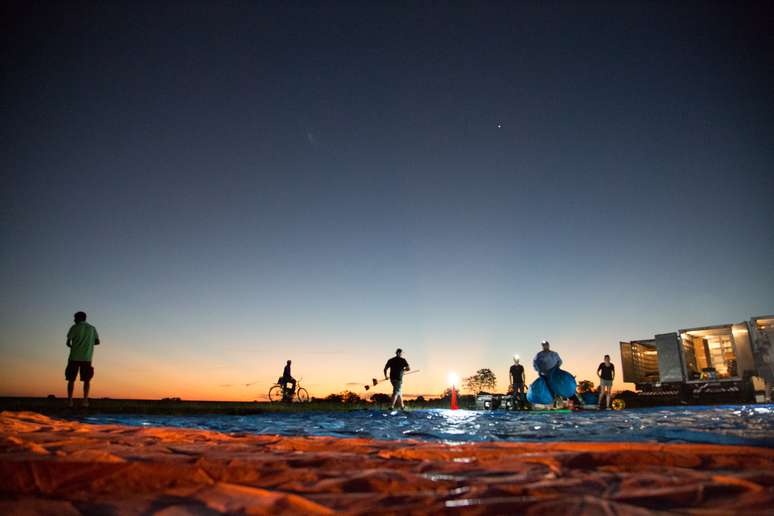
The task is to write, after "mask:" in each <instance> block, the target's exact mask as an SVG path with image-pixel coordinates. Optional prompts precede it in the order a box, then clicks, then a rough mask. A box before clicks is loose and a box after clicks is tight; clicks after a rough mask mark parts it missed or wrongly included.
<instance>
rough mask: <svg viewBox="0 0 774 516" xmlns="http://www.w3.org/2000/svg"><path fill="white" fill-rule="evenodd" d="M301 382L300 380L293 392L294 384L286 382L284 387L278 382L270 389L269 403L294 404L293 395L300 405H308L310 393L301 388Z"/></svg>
mask: <svg viewBox="0 0 774 516" xmlns="http://www.w3.org/2000/svg"><path fill="white" fill-rule="evenodd" d="M301 380H302V379H299V380H297V381H296V390H295V392H294V391H293V383H292V382H285V385H282V384H281V383H279V382H277V383H275V384H274V385H272V386H271V388H270V389H269V401H271V402H272V403H277V402H280V401H282V402H285V403H292V402H293V395H294V394H295V395H296V399H297V400H298V402H299V403H308V402H309V392H308V391H307V390H306V389H304V388H303V387H301Z"/></svg>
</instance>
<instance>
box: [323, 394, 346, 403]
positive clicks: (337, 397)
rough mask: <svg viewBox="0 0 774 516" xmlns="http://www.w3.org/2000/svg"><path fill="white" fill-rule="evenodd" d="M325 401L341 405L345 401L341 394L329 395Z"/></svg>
mask: <svg viewBox="0 0 774 516" xmlns="http://www.w3.org/2000/svg"><path fill="white" fill-rule="evenodd" d="M325 401H332V402H334V403H341V402H343V401H344V397H343V396H342V395H341V394H329V395H327V396H326V397H325Z"/></svg>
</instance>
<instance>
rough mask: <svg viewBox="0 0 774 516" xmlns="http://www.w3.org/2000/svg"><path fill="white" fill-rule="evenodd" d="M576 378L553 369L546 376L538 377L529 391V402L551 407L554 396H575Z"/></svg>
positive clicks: (556, 368)
mask: <svg viewBox="0 0 774 516" xmlns="http://www.w3.org/2000/svg"><path fill="white" fill-rule="evenodd" d="M576 387H577V384H576V382H575V377H574V376H573V375H571V374H570V373H568V372H567V371H563V370H561V369H559V368H558V367H554V368H553V369H551V370H550V371H549V372H548V373H547V374H546V375H545V376H538V378H537V379H536V380H535V381H534V382H532V385H530V386H529V390H528V391H527V401H529V402H530V403H537V404H539V405H550V404H551V403H553V401H554V395H556V396H561V397H563V398H569V397H571V396H572V395H573V394H575V389H576Z"/></svg>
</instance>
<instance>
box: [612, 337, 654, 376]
mask: <svg viewBox="0 0 774 516" xmlns="http://www.w3.org/2000/svg"><path fill="white" fill-rule="evenodd" d="M620 345H621V363H622V366H623V380H624V381H625V382H630V383H657V382H658V381H659V369H658V350H657V348H656V341H655V340H654V339H650V340H633V341H631V342H621V343H620Z"/></svg>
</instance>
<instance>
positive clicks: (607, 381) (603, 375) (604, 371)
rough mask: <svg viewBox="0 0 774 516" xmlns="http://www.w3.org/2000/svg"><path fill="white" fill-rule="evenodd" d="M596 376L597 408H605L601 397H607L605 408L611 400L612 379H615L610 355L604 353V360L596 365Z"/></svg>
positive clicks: (608, 406)
mask: <svg viewBox="0 0 774 516" xmlns="http://www.w3.org/2000/svg"><path fill="white" fill-rule="evenodd" d="M597 376H598V377H599V408H601V409H602V408H605V404H604V402H603V399H604V398H607V408H608V409H609V408H610V402H611V401H612V400H611V398H612V396H611V391H612V389H613V380H614V379H615V366H614V365H613V364H612V363H611V362H610V355H605V358H604V361H603V362H602V363H600V364H599V367H597Z"/></svg>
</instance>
